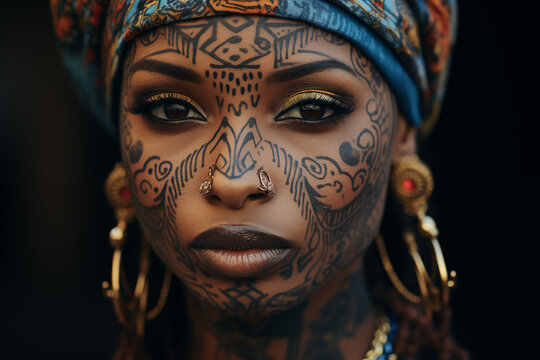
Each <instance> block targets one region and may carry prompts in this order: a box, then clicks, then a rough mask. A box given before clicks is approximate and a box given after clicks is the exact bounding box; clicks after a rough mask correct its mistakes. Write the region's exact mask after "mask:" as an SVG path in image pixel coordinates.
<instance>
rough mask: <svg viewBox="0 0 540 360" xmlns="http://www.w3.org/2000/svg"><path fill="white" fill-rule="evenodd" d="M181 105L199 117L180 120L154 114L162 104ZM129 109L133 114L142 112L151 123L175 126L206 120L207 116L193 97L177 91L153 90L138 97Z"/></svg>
mask: <svg viewBox="0 0 540 360" xmlns="http://www.w3.org/2000/svg"><path fill="white" fill-rule="evenodd" d="M175 104H176V105H181V106H184V107H185V108H186V110H187V111H188V113H189V112H190V111H193V112H195V114H196V115H197V117H193V116H190V117H184V118H181V119H178V120H174V119H171V120H166V119H162V118H159V117H157V116H155V115H154V114H152V112H153V111H155V110H157V109H158V108H159V107H160V106H162V105H175ZM128 111H129V112H130V113H132V114H142V115H143V116H144V118H145V120H146V121H147V123H149V124H150V125H154V124H156V123H157V124H159V125H165V126H167V125H169V126H175V125H178V124H179V123H185V122H188V121H189V120H192V121H206V116H205V115H204V111H203V110H202V108H201V107H200V106H199V105H198V104H197V103H196V102H195V101H194V100H192V99H191V98H189V97H187V96H185V95H183V94H181V93H177V92H153V93H150V94H147V95H143V96H140V97H136V98H135V100H134V101H133V102H132V103H130V104H129V105H128Z"/></svg>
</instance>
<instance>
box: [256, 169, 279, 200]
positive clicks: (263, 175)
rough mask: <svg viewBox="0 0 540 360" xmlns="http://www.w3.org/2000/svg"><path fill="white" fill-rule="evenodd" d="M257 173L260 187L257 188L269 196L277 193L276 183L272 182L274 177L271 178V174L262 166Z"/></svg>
mask: <svg viewBox="0 0 540 360" xmlns="http://www.w3.org/2000/svg"><path fill="white" fill-rule="evenodd" d="M257 175H259V183H260V185H259V187H258V189H257V190H259V191H260V192H262V193H263V194H264V195H268V196H274V194H275V193H276V188H275V187H274V183H273V182H272V179H271V178H270V175H268V173H267V172H266V170H264V169H263V168H260V169H259V170H258V171H257Z"/></svg>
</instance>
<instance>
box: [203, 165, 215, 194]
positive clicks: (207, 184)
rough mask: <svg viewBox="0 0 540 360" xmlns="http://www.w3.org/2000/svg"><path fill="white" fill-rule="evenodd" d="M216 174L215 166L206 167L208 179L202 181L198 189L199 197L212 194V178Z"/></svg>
mask: <svg viewBox="0 0 540 360" xmlns="http://www.w3.org/2000/svg"><path fill="white" fill-rule="evenodd" d="M215 172H216V164H213V165H212V166H210V167H208V177H207V178H206V180H204V181H203V182H202V184H201V186H200V187H199V192H200V193H201V195H203V196H205V195H208V194H210V193H211V192H212V188H213V186H214V178H215V177H216V175H215Z"/></svg>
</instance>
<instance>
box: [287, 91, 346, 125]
mask: <svg viewBox="0 0 540 360" xmlns="http://www.w3.org/2000/svg"><path fill="white" fill-rule="evenodd" d="M312 103H315V104H319V105H322V106H324V107H328V108H331V109H333V110H334V111H335V112H336V113H349V112H351V111H352V106H350V105H348V104H347V103H345V102H344V101H342V100H341V99H340V95H338V94H336V93H333V92H331V91H326V90H301V91H298V92H296V93H293V94H292V95H290V96H289V97H288V98H287V99H286V100H285V101H283V102H282V103H281V104H280V105H279V108H278V111H277V114H278V115H277V116H276V120H279V118H280V117H282V115H283V114H286V113H287V112H290V111H291V110H292V109H294V108H295V107H297V106H300V105H306V104H312ZM321 120H323V119H321Z"/></svg>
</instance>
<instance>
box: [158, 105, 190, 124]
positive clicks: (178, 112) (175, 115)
mask: <svg viewBox="0 0 540 360" xmlns="http://www.w3.org/2000/svg"><path fill="white" fill-rule="evenodd" d="M163 113H164V114H165V117H166V118H167V119H171V120H172V119H183V118H185V117H187V116H188V114H189V109H188V108H187V106H185V105H184V104H175V103H172V104H166V105H164V107H163Z"/></svg>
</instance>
